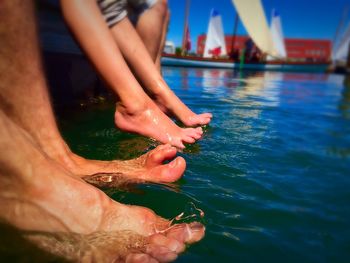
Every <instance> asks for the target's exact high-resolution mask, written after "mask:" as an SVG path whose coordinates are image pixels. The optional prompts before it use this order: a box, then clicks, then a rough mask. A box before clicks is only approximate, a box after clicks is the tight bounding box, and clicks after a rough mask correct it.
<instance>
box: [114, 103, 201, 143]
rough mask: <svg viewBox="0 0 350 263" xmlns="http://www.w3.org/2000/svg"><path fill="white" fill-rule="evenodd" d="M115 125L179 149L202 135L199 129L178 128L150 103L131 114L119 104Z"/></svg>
mask: <svg viewBox="0 0 350 263" xmlns="http://www.w3.org/2000/svg"><path fill="white" fill-rule="evenodd" d="M115 123H116V126H117V127H118V128H120V129H121V130H124V131H128V132H133V133H138V134H141V135H144V136H146V137H150V138H153V139H155V140H157V141H159V142H161V143H169V144H171V145H173V146H175V147H178V148H180V149H183V148H185V146H184V143H194V142H195V141H196V140H198V139H199V138H200V137H201V136H202V134H203V131H202V129H201V128H200V127H198V128H186V129H182V128H180V127H178V126H177V125H176V124H175V123H174V122H172V121H171V120H170V119H169V118H168V117H167V116H166V115H165V114H164V113H163V112H162V111H161V110H160V109H159V108H158V107H157V105H156V104H154V103H153V102H151V101H149V102H148V103H147V106H145V107H144V108H143V109H142V110H139V111H133V112H130V111H129V110H128V109H126V108H125V107H124V106H122V105H121V104H120V105H118V106H117V109H116V112H115Z"/></svg>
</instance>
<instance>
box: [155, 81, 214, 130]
mask: <svg viewBox="0 0 350 263" xmlns="http://www.w3.org/2000/svg"><path fill="white" fill-rule="evenodd" d="M162 86H163V88H162V89H160V92H158V93H157V94H155V95H154V99H155V102H156V103H157V105H158V106H159V108H160V109H162V111H164V112H166V113H169V114H171V115H174V116H175V117H176V118H177V119H178V120H180V121H181V122H182V123H183V124H184V125H186V126H188V127H194V126H200V125H207V124H209V122H210V121H211V119H212V117H213V115H212V114H211V113H202V114H196V113H194V112H193V111H191V110H190V109H189V108H188V107H187V106H186V105H185V104H184V103H183V102H182V101H181V100H180V98H179V97H177V96H176V95H175V93H174V92H173V91H172V90H170V89H169V88H168V87H167V86H166V84H163V85H162ZM165 87H166V88H165Z"/></svg>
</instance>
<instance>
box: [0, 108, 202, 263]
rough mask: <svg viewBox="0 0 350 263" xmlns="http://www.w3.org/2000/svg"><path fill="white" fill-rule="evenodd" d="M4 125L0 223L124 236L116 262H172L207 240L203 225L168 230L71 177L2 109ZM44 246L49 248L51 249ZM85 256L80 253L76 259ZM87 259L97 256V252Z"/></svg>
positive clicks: (166, 224) (160, 220)
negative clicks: (185, 250) (186, 245)
mask: <svg viewBox="0 0 350 263" xmlns="http://www.w3.org/2000/svg"><path fill="white" fill-rule="evenodd" d="M0 125H1V127H3V129H1V130H0V146H1V148H2V149H6V150H7V153H6V154H3V155H0V162H1V163H2V165H1V167H0V219H1V220H4V221H6V222H8V223H9V224H11V225H13V226H15V227H16V228H18V229H22V230H27V231H43V232H49V233H57V232H64V233H75V234H81V235H85V236H89V235H93V234H94V233H100V232H102V233H117V234H120V233H123V237H125V238H124V239H123V241H122V242H121V244H120V242H119V246H116V247H115V248H114V250H113V248H111V247H108V250H109V254H110V255H111V257H112V258H111V259H110V261H113V262H115V261H117V260H119V261H123V262H124V261H128V262H140V261H141V262H152V260H153V262H167V261H172V260H174V259H175V258H176V257H177V255H178V254H179V253H181V252H182V251H183V250H184V247H185V244H186V243H193V242H196V241H198V240H200V239H201V238H202V237H203V235H204V227H203V226H202V225H200V224H199V223H192V224H180V225H175V226H171V227H170V222H169V221H168V220H166V219H163V218H161V217H159V216H157V215H156V214H155V213H154V212H153V211H151V210H149V209H147V208H143V207H137V206H127V205H123V204H120V203H117V202H115V201H113V200H112V199H110V198H109V197H108V196H107V195H105V194H104V193H103V192H102V191H100V190H98V189H96V188H95V187H93V186H91V185H88V184H86V183H85V182H83V181H82V180H81V179H79V178H77V177H74V176H72V175H71V174H69V173H68V172H67V171H66V170H65V169H63V168H62V167H61V166H59V165H58V164H57V163H56V162H53V161H51V160H50V159H49V158H48V157H47V156H46V155H45V154H44V153H43V152H42V151H41V150H40V148H39V147H38V146H37V144H36V143H35V142H34V141H33V140H31V137H30V136H29V135H28V134H27V133H26V132H24V131H23V130H22V129H21V128H19V127H17V126H16V125H14V124H13V123H12V122H11V121H9V120H8V119H7V118H6V117H4V115H2V114H1V111H0ZM19 149H20V150H19ZM117 241H118V240H117ZM91 242H93V240H92V241H91ZM38 243H39V244H41V243H40V242H39V241H38ZM107 243H108V240H107ZM63 245H64V244H63ZM45 248H46V249H50V247H49V246H46V247H45ZM101 249H104V247H101ZM111 250H112V251H111ZM67 251H68V252H69V253H76V251H69V250H67ZM50 252H52V253H55V252H56V250H55V249H53V251H50ZM82 254H84V253H82ZM82 254H81V253H80V252H79V254H78V256H79V255H82ZM61 255H64V254H61ZM85 256H87V257H90V258H92V259H94V258H95V255H93V254H87V255H86V254H85ZM85 259H86V258H84V260H85ZM88 259H89V258H88ZM78 260H79V261H81V260H83V259H82V258H78ZM87 261H89V260H87ZM90 261H91V260H90ZM119 261H118V262H119Z"/></svg>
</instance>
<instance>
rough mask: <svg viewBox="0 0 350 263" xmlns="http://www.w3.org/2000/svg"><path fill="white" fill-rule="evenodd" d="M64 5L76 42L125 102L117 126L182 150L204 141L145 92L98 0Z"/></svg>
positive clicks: (68, 0) (69, 1)
mask: <svg viewBox="0 0 350 263" xmlns="http://www.w3.org/2000/svg"><path fill="white" fill-rule="evenodd" d="M61 3H62V9H63V13H64V16H65V18H66V21H67V22H68V24H69V25H70V27H71V29H72V30H73V32H74V34H75V36H76V38H77V39H78V41H79V42H80V44H81V46H82V47H83V48H84V50H85V52H86V53H87V55H88V56H89V57H90V59H91V61H92V62H93V64H94V65H95V67H96V68H97V70H98V71H99V72H100V73H101V75H102V76H103V77H104V78H105V79H106V81H107V83H108V84H109V85H110V87H111V88H112V89H113V90H114V91H115V92H116V93H117V94H118V96H119V98H120V100H121V103H120V104H119V106H118V107H117V110H116V114H115V123H116V125H117V126H118V127H119V128H120V129H122V130H126V131H130V132H136V133H139V134H142V135H145V136H147V137H151V138H154V139H156V140H158V141H160V142H162V143H170V144H171V145H174V146H176V147H179V148H184V147H185V146H184V145H183V143H184V142H187V143H194V142H195V140H196V139H199V138H200V136H201V133H202V130H201V129H182V128H180V127H178V126H177V125H175V124H174V123H173V122H172V121H171V120H170V119H169V117H167V116H166V115H165V114H164V113H163V112H162V111H160V110H159V108H158V107H157V106H156V104H155V103H154V102H153V101H152V100H151V99H150V98H149V97H148V96H147V94H146V93H145V92H144V91H143V89H142V88H141V86H140V85H139V83H138V82H137V80H136V79H135V77H134V75H133V74H132V72H131V71H130V69H129V68H128V66H127V64H126V62H125V60H124V58H123V56H122V54H121V52H120V50H119V47H118V46H117V45H116V43H115V41H114V40H113V37H112V34H111V33H110V31H109V29H108V26H107V24H106V22H105V20H104V18H103V16H102V14H101V12H100V10H99V8H98V5H97V2H96V1H95V0H62V1H61ZM133 31H135V29H133ZM91 36H93V37H91ZM126 37H127V38H128V36H126ZM147 55H148V54H147ZM151 63H152V65H153V66H154V63H153V62H151Z"/></svg>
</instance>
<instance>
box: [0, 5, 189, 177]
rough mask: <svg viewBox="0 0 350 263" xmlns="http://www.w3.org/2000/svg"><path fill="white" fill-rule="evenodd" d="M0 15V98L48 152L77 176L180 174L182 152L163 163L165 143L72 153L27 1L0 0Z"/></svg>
mask: <svg viewBox="0 0 350 263" xmlns="http://www.w3.org/2000/svg"><path fill="white" fill-rule="evenodd" d="M0 17H1V19H0V39H1V45H0V79H1V81H0V98H1V103H2V105H3V106H4V107H6V109H7V112H8V114H9V116H10V117H11V118H12V119H13V120H15V121H16V123H17V124H19V125H20V126H21V127H23V128H24V129H25V130H26V131H28V132H29V133H30V134H31V136H32V137H33V138H34V139H35V141H36V142H37V144H38V145H40V147H41V148H42V149H43V150H44V152H45V153H46V154H47V155H48V156H50V157H51V158H52V159H55V160H57V161H58V162H59V163H60V164H61V165H63V166H64V167H65V168H66V169H68V170H69V171H71V172H73V173H74V174H78V175H82V176H83V175H88V174H95V173H104V172H105V173H113V172H118V173H121V174H124V175H125V176H126V177H127V178H136V179H143V180H150V181H156V182H160V181H166V182H169V181H174V180H176V179H178V178H179V177H180V176H181V175H182V173H183V171H184V169H185V161H184V160H183V158H180V157H178V158H177V159H176V160H174V161H173V162H171V163H169V164H167V165H162V162H163V161H165V160H166V159H171V158H173V157H175V154H176V149H174V148H173V147H170V146H169V145H168V146H160V147H158V148H156V149H155V150H153V151H151V152H150V153H148V154H146V155H143V156H142V157H140V158H138V159H135V160H130V161H127V162H120V161H113V162H99V161H88V160H85V159H83V158H81V157H79V156H77V155H74V154H73V153H72V152H71V151H70V149H69V147H68V146H67V145H66V143H65V142H64V140H63V139H62V137H61V135H60V133H59V130H58V128H57V125H56V122H55V118H54V114H53V111H52V108H51V105H50V98H49V95H48V92H47V87H46V83H45V79H44V75H43V70H42V64H41V61H40V58H39V57H40V54H39V49H38V47H39V45H38V40H37V36H36V27H35V17H34V8H33V5H32V3H31V1H20V0H7V1H1V2H0Z"/></svg>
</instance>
